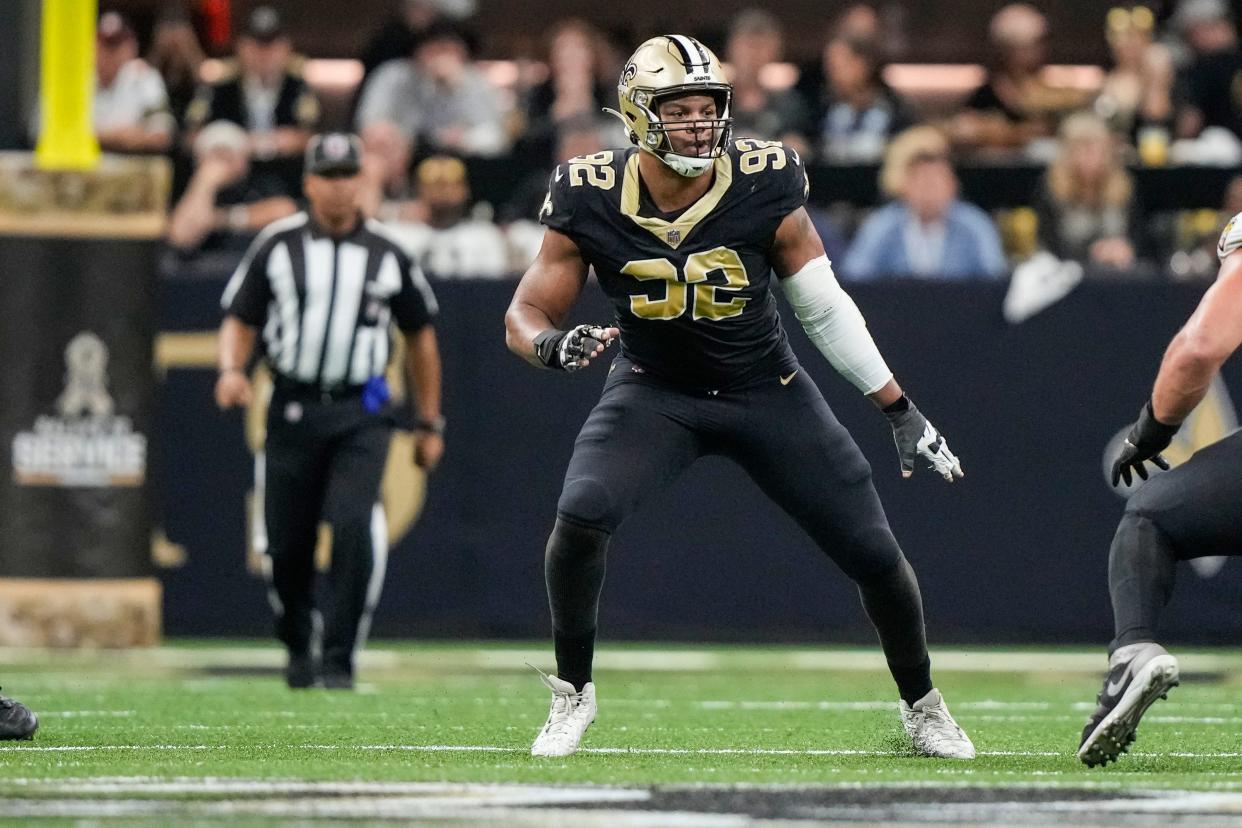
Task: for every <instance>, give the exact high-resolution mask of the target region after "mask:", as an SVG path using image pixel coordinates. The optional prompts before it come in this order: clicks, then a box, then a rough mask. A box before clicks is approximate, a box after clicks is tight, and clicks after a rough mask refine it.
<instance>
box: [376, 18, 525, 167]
mask: <svg viewBox="0 0 1242 828" xmlns="http://www.w3.org/2000/svg"><path fill="white" fill-rule="evenodd" d="M507 114H508V109H507V107H506V106H505V104H504V102H503V99H502V97H501V95H500V92H499V90H497V89H496V88H495V87H493V86H492V85H491V83H489V82H488V80H487V78H486V77H484V75H483V73H482V72H480V71H479V69H478V68H477V67H476V66H474V65H473V64H472V63H471V61H470V53H469V51H468V50H467V47H466V41H465V39H464V38H463V37H462V35H461V33H460V32H458V31H457V29H455V28H453V27H452V26H450V25H448V24H436V25H435V26H432V27H431V28H430V29H428V30H427V31H426V32H424V33H423V38H422V40H421V41H420V42H419V44H418V46H417V47H415V49H414V53H413V55H412V56H411V57H410V58H407V59H403V60H390V61H388V63H385V64H384V65H383V66H381V67H380V68H379V69H377V70H375V72H374V73H373V74H372V75H371V77H370V79H369V80H368V81H367V85H366V88H365V89H363V92H362V100H361V102H360V103H359V106H358V116H357V122H358V130H359V132H362V131H364V130H366V128H367V127H369V126H370V125H372V124H374V123H377V122H380V121H387V122H389V123H393V124H396V125H397V126H398V127H400V128H401V130H402V131H403V132H405V133H406V134H407V135H410V136H412V137H413V141H414V148H415V151H435V152H452V153H456V154H460V155H475V156H495V155H500V154H502V153H503V152H505V150H507V149H508V147H509V136H508V134H507V132H506V129H505V118H506V116H507Z"/></svg>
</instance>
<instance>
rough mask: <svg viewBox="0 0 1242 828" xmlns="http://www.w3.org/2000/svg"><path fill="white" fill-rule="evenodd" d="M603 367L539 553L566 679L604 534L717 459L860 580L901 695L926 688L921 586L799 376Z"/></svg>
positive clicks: (843, 436)
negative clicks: (736, 380)
mask: <svg viewBox="0 0 1242 828" xmlns="http://www.w3.org/2000/svg"><path fill="white" fill-rule="evenodd" d="M796 368H797V366H794V367H793V368H789V369H786V370H787V372H793V371H794V370H795V369H796ZM610 370H611V373H610V375H609V377H608V380H607V382H606V383H605V386H604V391H603V394H602V396H601V398H600V401H599V403H597V404H596V406H595V408H594V409H593V410H592V411H591V414H590V416H589V417H588V418H587V421H586V423H585V424H584V425H583V427H582V430H581V432H580V433H579V435H578V439H577V442H576V443H575V446H574V454H573V459H572V460H570V463H569V469H568V471H567V472H566V474H565V484H564V488H563V490H562V493H561V497H560V501H559V503H558V504H557V518H558V521H557V527H556V529H554V530H553V535H552V538H551V540H550V541H549V544H548V551H547V556H546V558H545V574H546V576H547V582H548V595H549V601H550V603H551V608H552V623H553V633H554V638H555V639H556V643H557V659H558V672H560V673H561V678H564V679H565V680H567V681H572V682H574V683H575V684H582V683H583V682H584V681H586V680H589V661H590V656H591V653H592V652H593V646H594V636H595V616H596V609H597V607H598V596H599V591H600V587H601V586H602V584H603V578H604V555H605V549H606V546H607V539H608V537H609V535H610V534H611V533H612V531H613V530H614V529H616V528H617V526H619V525H620V524H621V522H622V521H623V520H625V518H626V517H627V516H629V515H630V514H632V513H633V512H634V510H635V509H636V508H637V507H638V506H639V504H640V502H641V501H642V500H643V499H644V498H647V497H651V496H653V495H656V494H658V493H659V492H660V491H661V490H662V489H663V488H664V487H666V486H667V485H668V484H670V483H672V482H673V480H674V479H675V478H676V477H677V476H678V475H679V474H680V473H681V472H682V471H683V470H685V469H686V468H687V467H689V466H690V464H691V463H693V462H694V461H695V460H696V459H697V458H699V457H702V456H704V455H713V454H714V455H720V456H724V457H727V458H729V459H730V460H732V461H734V462H735V463H737V464H738V465H739V466H741V467H742V468H743V469H744V470H745V471H746V473H747V474H748V475H749V476H750V477H751V479H752V480H754V481H755V483H756V484H757V485H758V486H759V488H760V489H761V490H762V491H763V492H764V494H766V495H767V496H768V497H770V498H771V499H772V500H773V501H775V503H776V504H777V505H778V506H780V507H781V508H783V509H784V510H785V511H786V512H787V513H788V514H789V515H790V516H791V517H793V519H794V520H795V521H796V522H797V523H798V525H799V526H801V527H802V529H803V530H804V531H805V532H806V533H807V534H808V535H810V537H811V539H812V540H814V541H815V543H816V544H817V545H818V546H819V547H820V548H821V549H822V550H823V551H824V552H825V553H826V554H827V555H828V556H829V557H830V558H831V559H832V560H833V561H834V562H835V563H836V564H837V565H838V566H839V567H840V568H841V569H842V570H843V571H844V572H845V574H846V575H848V576H849V577H850V578H851V579H852V580H853V581H854V582H855V583H856V584H857V585H858V587H859V590H860V592H861V593H862V598H863V603H864V606H865V607H866V609H867V612H868V614H869V616H870V617H871V620H872V622H873V623H874V624H875V626H876V628H877V631H878V632H879V634H880V639H881V642H882V644H883V645H884V651H885V655H886V656H887V657H888V661H889V666H890V669H891V670H892V672H893V675H894V678H896V679H897V682H898V685H899V687H900V688H901V689H902V691H903V693H902V695H903V697H905V696H907V695H913V698H909V699H907V700H908V701H914V700H917V699H918V698H920V697H921V696H922V695H923V693H926V692H927V691H928V690H930V689H931V684H930V677H929V673H928V666H927V665H928V660H927V649H926V641H925V637H924V629H923V612H922V600H921V596H920V595H919V591H918V583H917V581H916V580H915V578H914V573H913V571H912V570H911V568H910V565H909V563H907V562H906V560H905V558H904V556H903V555H902V552H901V549H900V547H898V545H897V541H896V539H895V538H894V537H893V533H892V531H891V530H890V529H889V526H888V519H887V518H886V517H885V515H884V510H883V508H882V507H881V505H880V499H879V496H878V495H877V494H876V491H875V487H874V486H873V485H872V482H871V467H870V465H869V464H868V463H867V460H866V458H865V457H863V454H862V452H861V451H860V450H859V449H858V446H857V445H856V444H855V443H854V440H853V438H852V437H851V436H850V435H849V432H847V431H846V430H845V428H844V426H842V425H841V424H840V422H838V421H837V419H836V417H835V416H834V415H833V413H832V410H831V409H830V408H829V407H828V404H827V402H825V401H824V398H823V396H822V395H821V394H820V392H819V389H818V388H817V387H816V386H815V383H814V382H812V381H811V379H810V378H809V377H808V376H807V375H806V373H805V372H803V371H801V370H797V372H796V374H795V375H794V376H793V377H792V379H791V378H790V374H789V373H786V374H785V376H784V379H785V380H788V381H787V382H783V381H782V377H781V376H780V375H779V374H775V373H774V374H773V375H772V376H771V377H767V378H765V379H763V380H762V381H760V382H758V383H757V384H755V385H752V386H750V387H748V388H745V389H741V390H734V391H720V392H718V393H715V394H712V393H708V392H703V391H688V390H685V389H682V388H679V387H676V386H673V385H670V384H667V383H665V382H662V381H660V380H658V379H655V378H653V377H651V376H649V375H647V374H645V373H642V372H640V371H638V370H637V369H636V367H635V366H634V365H633V364H632V363H631V362H630V361H628V360H627V359H625V358H624V357H618V358H617V359H616V360H615V361H614V362H613V365H612V367H611V369H610Z"/></svg>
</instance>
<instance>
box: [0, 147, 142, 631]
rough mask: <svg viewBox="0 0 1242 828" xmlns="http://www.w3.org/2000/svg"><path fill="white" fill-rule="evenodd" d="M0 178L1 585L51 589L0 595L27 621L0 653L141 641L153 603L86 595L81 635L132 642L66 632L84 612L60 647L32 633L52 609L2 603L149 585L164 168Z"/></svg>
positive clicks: (7, 162) (128, 596) (11, 161)
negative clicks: (87, 582)
mask: <svg viewBox="0 0 1242 828" xmlns="http://www.w3.org/2000/svg"><path fill="white" fill-rule="evenodd" d="M0 180H2V182H0V263H2V266H3V275H4V278H3V279H0V399H3V401H4V404H3V405H2V406H0V445H3V447H4V458H5V467H6V468H5V470H4V473H3V474H0V578H4V579H9V578H17V579H35V578H38V579H57V580H56V581H52V582H50V583H48V582H39V583H35V582H33V581H32V582H28V583H26V584H25V587H26V588H23V582H22V581H20V580H19V581H14V582H9V581H7V580H6V581H5V582H4V584H3V586H4V588H3V589H0V595H2V596H5V600H4V601H3V602H2V603H3V604H4V606H5V607H9V608H10V609H12V608H13V607H17V606H21V607H25V608H26V609H25V610H23V611H22V612H20V613H13V612H9V613H6V616H5V618H4V620H3V623H2V624H0V642H19V641H20V642H23V643H39V642H41V641H43V643H58V644H72V643H75V642H78V641H84V640H91V641H101V640H106V641H111V642H133V643H146V642H148V641H149V640H151V639H153V636H154V633H153V631H155V630H158V625H159V612H158V607H159V592H158V589H154V590H153V589H149V588H137V589H131V588H129V587H126V588H125V589H123V590H120V591H118V592H116V596H120V597H115V596H114V597H113V598H109V599H108V600H103V594H102V592H100V593H98V594H96V593H93V592H92V590H90V589H85V590H79V591H78V592H76V593H74V594H75V595H78V596H81V597H82V600H93V599H98V600H95V603H96V604H97V605H98V609H97V611H96V612H95V613H94V617H92V618H90V619H87V620H89V621H90V624H89V626H94V627H100V626H101V625H102V626H105V627H106V626H107V625H108V620H107V619H108V618H110V617H113V618H114V619H115V622H116V624H119V625H122V626H123V625H130V626H137V627H140V628H141V631H139V632H130V633H126V634H124V635H119V636H118V635H116V634H112V633H109V634H107V635H101V634H99V633H98V631H96V632H94V633H90V634H88V633H87V631H86V630H85V627H84V625H85V621H83V624H81V625H80V624H78V623H77V622H76V621H74V620H73V618H75V617H79V616H81V618H85V616H86V615H91V613H86V614H85V615H83V614H81V613H77V614H73V615H64V616H63V618H62V623H61V629H60V630H59V632H58V638H57V640H56V641H55V642H51V641H44V639H46V636H42V637H41V636H40V635H38V634H37V633H36V632H33V630H35V629H36V628H40V627H43V626H48V627H52V626H55V624H54V623H51V622H49V621H48V619H46V618H43V616H44V615H46V613H44V612H43V610H42V609H39V608H41V607H42V608H46V607H49V606H52V605H54V604H56V602H55V601H51V600H50V599H49V600H47V601H30V600H26V601H17V600H16V599H14V600H9V599H10V598H13V596H17V597H21V596H22V595H23V594H25V595H27V596H29V595H34V594H35V593H39V592H46V593H47V594H48V595H52V593H53V592H54V591H55V590H54V589H53V588H54V587H55V585H56V584H57V583H63V584H64V585H65V587H66V588H67V589H68V588H70V587H73V584H72V582H70V581H68V580H64V581H61V579H98V578H107V579H149V578H150V576H151V574H152V567H151V563H150V557H151V552H150V550H151V527H152V519H151V509H150V497H149V485H148V484H149V475H148V456H149V451H148V440H149V435H150V433H151V429H152V427H153V425H152V417H153V410H154V382H155V381H154V375H153V368H152V352H153V342H154V327H155V302H156V256H157V253H158V249H159V248H158V246H159V240H158V238H159V235H160V233H159V232H157V231H159V230H160V229H161V228H162V213H163V209H164V195H163V193H164V192H165V191H166V182H167V170H166V168H165V167H164V166H163V165H162V164H161V163H159V162H152V161H142V160H126V161H121V160H117V161H116V162H114V163H111V164H108V163H105V165H104V167H103V168H102V169H101V171H97V172H92V173H80V172H79V173H74V172H62V173H45V172H40V171H36V170H34V169H33V168H32V167H31V166H30V165H29V164H28V163H25V164H24V163H23V162H22V160H21V158H20V157H19V156H14V155H5V156H0ZM15 585H16V586H15ZM36 587H37V588H36ZM75 588H76V587H75ZM102 588H103V585H102V584H101V586H100V589H101V590H102ZM104 591H106V590H104ZM92 595H93V599H92V598H91V597H90V596H92ZM100 616H103V618H101V617H100ZM79 620H81V619H79ZM65 626H68V627H69V628H70V629H71V630H77V632H70V633H68V634H67V633H65V631H64V627H65ZM15 627H22V628H23V629H22V630H21V631H15V629H14V628H15ZM80 627H81V629H79V628H80Z"/></svg>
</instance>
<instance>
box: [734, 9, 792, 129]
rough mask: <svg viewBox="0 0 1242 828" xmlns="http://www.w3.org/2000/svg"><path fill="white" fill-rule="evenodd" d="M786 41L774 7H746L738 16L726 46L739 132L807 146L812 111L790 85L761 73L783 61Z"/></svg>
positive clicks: (735, 18)
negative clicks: (771, 83) (775, 83)
mask: <svg viewBox="0 0 1242 828" xmlns="http://www.w3.org/2000/svg"><path fill="white" fill-rule="evenodd" d="M783 45H784V34H783V33H782V31H781V25H780V22H779V21H778V20H777V19H776V17H774V16H773V15H772V14H771V13H770V12H767V11H763V10H762V9H746V10H745V11H743V12H741V13H740V14H738V15H737V16H736V17H734V18H733V22H732V24H731V25H730V26H729V39H728V42H727V43H726V45H725V61H726V62H727V63H728V65H729V70H730V80H731V81H732V82H733V106H732V109H731V110H730V114H731V115H732V116H733V133H734V135H737V136H739V137H745V138H762V139H765V140H778V141H784V142H785V143H786V144H789V145H790V146H792V147H794V148H795V149H797V150H798V151H799V152H804V151H806V149H807V143H806V138H805V137H804V136H803V132H804V131H805V130H806V128H807V127H806V121H807V112H806V108H805V106H804V105H803V103H802V101H801V100H800V99H799V97H798V96H797V95H796V94H794V92H793V91H791V90H788V89H780V90H774V89H768V88H767V87H765V86H764V85H763V83H762V80H761V78H760V74H761V73H762V71H763V68H764V67H765V66H768V65H769V64H773V63H776V62H778V61H779V60H780V59H781V51H782V48H783Z"/></svg>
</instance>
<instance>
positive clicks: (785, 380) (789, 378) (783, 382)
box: [781, 371, 798, 385]
mask: <svg viewBox="0 0 1242 828" xmlns="http://www.w3.org/2000/svg"><path fill="white" fill-rule="evenodd" d="M796 376H798V372H797V371H794V372H793V373H792V374H790V375H789V376H787V377H781V385H789V383H791V382H793V378H794V377H796Z"/></svg>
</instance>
